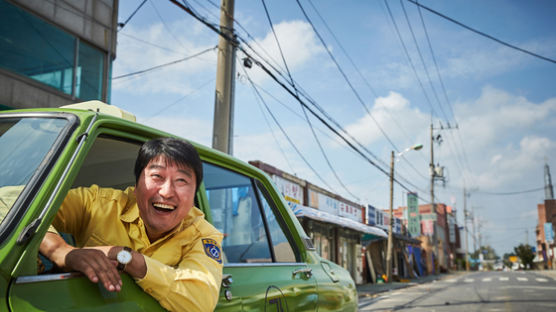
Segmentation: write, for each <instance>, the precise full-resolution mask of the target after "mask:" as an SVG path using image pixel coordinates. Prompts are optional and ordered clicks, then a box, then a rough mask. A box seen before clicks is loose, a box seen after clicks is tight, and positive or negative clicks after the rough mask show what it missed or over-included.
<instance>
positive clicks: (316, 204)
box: [309, 189, 338, 216]
mask: <svg viewBox="0 0 556 312" xmlns="http://www.w3.org/2000/svg"><path fill="white" fill-rule="evenodd" d="M309 206H310V207H313V208H316V209H318V210H322V211H324V212H328V213H331V214H333V215H336V216H337V215H338V201H337V200H335V199H334V198H332V197H329V196H326V195H324V194H321V193H319V192H316V191H313V190H311V189H309Z"/></svg>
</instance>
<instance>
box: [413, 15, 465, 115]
mask: <svg viewBox="0 0 556 312" xmlns="http://www.w3.org/2000/svg"><path fill="white" fill-rule="evenodd" d="M417 11H418V12H419V18H420V20H421V25H422V26H423V30H424V32H425V37H426V38H427V43H428V46H429V51H430V53H431V57H432V61H433V64H434V68H435V69H436V75H437V76H438V81H440V86H441V89H442V92H443V94H444V99H445V100H446V104H447V105H448V108H449V109H450V112H451V113H452V118H454V120H455V119H456V115H455V114H454V110H453V109H452V105H451V102H450V100H449V99H448V92H446V87H445V86H444V81H443V80H442V76H441V75H440V70H439V69H438V63H437V62H436V56H435V54H434V49H433V48H432V43H431V40H430V37H429V32H428V31H427V27H426V26H425V20H424V19H423V14H422V13H421V7H417Z"/></svg>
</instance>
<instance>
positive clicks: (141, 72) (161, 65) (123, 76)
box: [112, 46, 217, 80]
mask: <svg viewBox="0 0 556 312" xmlns="http://www.w3.org/2000/svg"><path fill="white" fill-rule="evenodd" d="M216 48H217V46H214V47H212V48H208V49H205V50H203V51H200V52H197V53H195V54H193V55H190V56H188V57H184V58H182V59H179V60H175V61H172V62H169V63H165V64H160V65H157V66H154V67H150V68H147V69H143V70H140V71H136V72H132V73H129V74H124V75H120V76H116V77H114V78H112V80H116V79H121V78H125V77H130V76H135V75H139V74H144V73H147V72H150V71H153V70H155V69H159V68H162V67H166V66H170V65H174V64H177V63H181V62H184V61H187V60H190V59H192V58H195V57H197V56H200V55H203V54H205V53H207V52H209V51H213V50H215V49H216Z"/></svg>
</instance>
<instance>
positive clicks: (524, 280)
mask: <svg viewBox="0 0 556 312" xmlns="http://www.w3.org/2000/svg"><path fill="white" fill-rule="evenodd" d="M517 280H518V281H520V282H527V281H528V279H527V277H518V278H517Z"/></svg>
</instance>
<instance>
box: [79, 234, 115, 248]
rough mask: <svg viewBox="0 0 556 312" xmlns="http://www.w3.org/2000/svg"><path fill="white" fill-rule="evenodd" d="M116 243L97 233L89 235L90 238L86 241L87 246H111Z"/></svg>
mask: <svg viewBox="0 0 556 312" xmlns="http://www.w3.org/2000/svg"><path fill="white" fill-rule="evenodd" d="M111 245H114V244H113V243H109V242H107V241H106V240H104V239H103V238H102V237H101V236H100V235H98V234H97V233H92V234H91V236H89V239H88V240H87V242H86V243H85V246H87V247H93V246H111Z"/></svg>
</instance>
